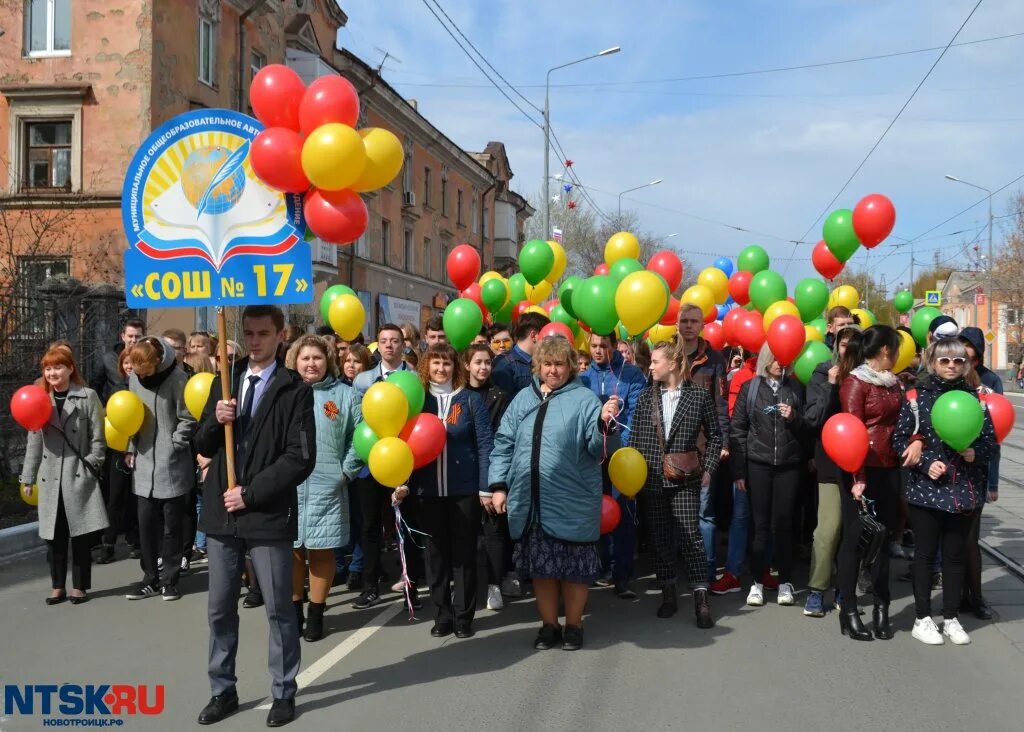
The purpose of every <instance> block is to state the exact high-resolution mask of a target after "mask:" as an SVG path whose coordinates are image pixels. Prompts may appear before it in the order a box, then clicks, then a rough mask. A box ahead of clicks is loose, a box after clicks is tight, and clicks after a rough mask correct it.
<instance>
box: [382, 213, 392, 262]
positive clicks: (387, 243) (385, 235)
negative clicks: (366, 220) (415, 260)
mask: <svg viewBox="0 0 1024 732" xmlns="http://www.w3.org/2000/svg"><path fill="white" fill-rule="evenodd" d="M390 248H391V222H390V221H388V220H387V219H381V220H380V262H381V264H387V263H388V260H389V259H390V254H389V252H388V250H389V249H390Z"/></svg>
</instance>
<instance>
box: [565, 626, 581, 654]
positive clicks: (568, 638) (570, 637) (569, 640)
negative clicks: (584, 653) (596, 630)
mask: <svg viewBox="0 0 1024 732" xmlns="http://www.w3.org/2000/svg"><path fill="white" fill-rule="evenodd" d="M582 647H583V628H581V627H580V626H578V625H569V624H568V623H566V625H565V630H564V631H562V650H563V651H578V650H579V649H581V648H582Z"/></svg>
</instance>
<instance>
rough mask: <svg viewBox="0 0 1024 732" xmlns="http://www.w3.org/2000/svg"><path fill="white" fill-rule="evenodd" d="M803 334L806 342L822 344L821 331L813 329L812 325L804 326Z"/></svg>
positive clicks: (823, 340)
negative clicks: (805, 336) (805, 335)
mask: <svg viewBox="0 0 1024 732" xmlns="http://www.w3.org/2000/svg"><path fill="white" fill-rule="evenodd" d="M804 333H806V334H807V338H806V342H807V343H810V342H811V341H817V342H818V343H824V342H825V338H824V336H822V335H821V331H820V330H818V329H817V328H815V327H814V326H813V325H805V326H804Z"/></svg>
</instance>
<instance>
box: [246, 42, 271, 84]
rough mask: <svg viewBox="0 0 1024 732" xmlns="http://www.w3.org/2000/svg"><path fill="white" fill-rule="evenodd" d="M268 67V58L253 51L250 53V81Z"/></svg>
mask: <svg viewBox="0 0 1024 732" xmlns="http://www.w3.org/2000/svg"><path fill="white" fill-rule="evenodd" d="M266 65H267V57H266V56H264V55H263V54H262V53H260V52H259V51H257V50H255V49H253V50H252V51H251V52H250V53H249V79H250V81H251V80H252V79H253V78H254V77H255V76H256V74H258V73H259V72H260V69H262V68H263V67H264V66H266Z"/></svg>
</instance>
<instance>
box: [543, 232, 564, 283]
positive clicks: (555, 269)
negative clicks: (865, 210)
mask: <svg viewBox="0 0 1024 732" xmlns="http://www.w3.org/2000/svg"><path fill="white" fill-rule="evenodd" d="M548 246H549V247H551V251H552V252H554V253H555V263H554V264H553V265H552V266H551V271H550V272H548V276H547V277H545V278H544V279H546V280H547V281H548V282H550V283H551V284H555V283H556V282H558V279H559V278H560V277H561V276H562V274H563V273H564V272H565V264H566V259H565V249H563V248H562V245H561V244H559V243H558V242H557V241H549V242H548Z"/></svg>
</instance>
